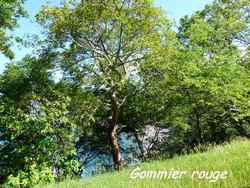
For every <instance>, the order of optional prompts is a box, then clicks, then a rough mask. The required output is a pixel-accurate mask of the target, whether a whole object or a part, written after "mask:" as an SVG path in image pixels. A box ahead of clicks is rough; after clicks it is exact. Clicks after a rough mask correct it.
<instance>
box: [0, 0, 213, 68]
mask: <svg viewBox="0 0 250 188" xmlns="http://www.w3.org/2000/svg"><path fill="white" fill-rule="evenodd" d="M47 2H48V0H26V2H25V8H26V10H27V11H28V13H29V18H25V19H21V20H20V21H19V27H18V28H17V29H15V30H14V31H13V32H12V33H11V35H14V36H18V37H25V36H27V35H32V34H39V33H41V32H42V28H41V27H40V26H39V25H38V24H37V23H36V22H35V15H36V14H37V13H38V11H39V10H40V8H41V6H42V5H44V4H46V3H47ZM60 2H61V0H50V1H49V4H52V5H58V4H60ZM211 2H212V0H155V4H156V6H159V7H161V8H163V9H164V11H165V12H166V14H167V16H168V17H169V18H170V19H172V20H174V21H175V22H176V23H178V20H179V19H180V18H181V17H183V16H185V15H192V14H193V13H194V12H195V11H198V10H202V9H203V8H204V6H205V5H206V4H208V3H211ZM12 50H13V51H14V52H15V55H16V58H15V59H14V61H18V60H21V59H22V58H23V57H24V56H25V55H26V54H28V53H31V49H28V48H25V47H20V46H16V45H14V46H13V47H12ZM7 63H11V62H10V60H8V59H7V58H5V57H4V56H3V55H1V54H0V73H2V72H3V70H4V67H5V65H6V64H7Z"/></svg>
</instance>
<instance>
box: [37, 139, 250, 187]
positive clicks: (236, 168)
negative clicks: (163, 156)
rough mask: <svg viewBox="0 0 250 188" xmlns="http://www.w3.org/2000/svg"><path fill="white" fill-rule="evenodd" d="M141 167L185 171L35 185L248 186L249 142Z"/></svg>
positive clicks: (127, 171) (125, 173) (126, 171)
mask: <svg viewBox="0 0 250 188" xmlns="http://www.w3.org/2000/svg"><path fill="white" fill-rule="evenodd" d="M139 168H140V169H141V171H143V170H151V171H157V170H165V171H169V170H171V169H175V170H179V171H185V172H186V173H187V174H185V175H184V176H182V177H181V178H180V179H176V180H175V179H171V178H170V179H167V178H166V179H140V178H137V179H131V178H130V174H131V171H132V170H134V169H124V170H123V171H121V172H114V173H106V174H104V175H99V176H96V177H91V178H87V179H84V180H67V181H64V182H62V183H58V184H51V185H47V186H37V187H36V188H151V187H152V188H155V187H157V188H184V187H185V188H208V187H209V188H215V187H216V188H217V187H218V188H250V141H249V140H241V141H234V142H232V143H230V144H227V145H224V146H217V147H215V148H213V149H210V150H209V151H207V152H204V153H196V154H190V155H185V156H178V157H175V158H173V159H168V160H159V161H152V162H147V163H143V164H141V165H140V166H139ZM196 170H198V171H206V172H215V171H227V172H228V176H227V178H226V179H220V180H217V181H215V182H211V181H210V180H208V179H207V180H206V179H198V178H197V177H195V178H192V172H193V171H196Z"/></svg>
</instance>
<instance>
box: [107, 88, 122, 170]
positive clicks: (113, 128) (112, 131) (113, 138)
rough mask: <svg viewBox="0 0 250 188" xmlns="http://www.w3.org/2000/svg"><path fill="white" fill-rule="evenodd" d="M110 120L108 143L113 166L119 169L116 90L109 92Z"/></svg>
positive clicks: (118, 106) (118, 109) (118, 110)
mask: <svg viewBox="0 0 250 188" xmlns="http://www.w3.org/2000/svg"><path fill="white" fill-rule="evenodd" d="M110 97H111V113H112V115H111V121H110V125H109V137H110V145H111V148H112V156H113V161H114V168H115V169H116V170H120V169H121V167H122V161H121V152H120V147H119V143H118V138H117V128H118V124H117V123H118V118H119V113H120V105H119V102H118V99H117V96H116V92H115V91H113V92H112V93H111V96H110Z"/></svg>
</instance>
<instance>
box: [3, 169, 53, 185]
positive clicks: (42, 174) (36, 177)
mask: <svg viewBox="0 0 250 188" xmlns="http://www.w3.org/2000/svg"><path fill="white" fill-rule="evenodd" d="M53 182H54V176H53V174H52V172H51V168H50V167H48V166H46V165H39V166H36V165H32V166H30V167H29V169H28V170H27V169H26V171H25V172H24V171H19V172H18V174H17V175H16V176H13V175H10V176H9V177H8V179H7V181H6V183H5V185H4V186H5V187H6V188H8V187H9V188H12V187H13V188H23V187H33V186H34V185H37V184H48V183H53Z"/></svg>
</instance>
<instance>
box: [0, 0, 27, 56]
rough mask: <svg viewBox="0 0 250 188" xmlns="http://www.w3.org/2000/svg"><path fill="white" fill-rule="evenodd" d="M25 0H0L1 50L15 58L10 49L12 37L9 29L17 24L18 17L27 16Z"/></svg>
mask: <svg viewBox="0 0 250 188" xmlns="http://www.w3.org/2000/svg"><path fill="white" fill-rule="evenodd" d="M23 2H24V0H11V1H9V0H1V1H0V52H1V53H3V54H4V55H6V56H7V57H9V58H11V59H12V58H14V53H13V52H12V51H11V49H10V39H11V37H10V36H8V34H7V31H9V30H12V29H13V28H14V27H16V26H17V20H18V18H20V17H22V16H25V15H26V12H25V11H24V9H23Z"/></svg>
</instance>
